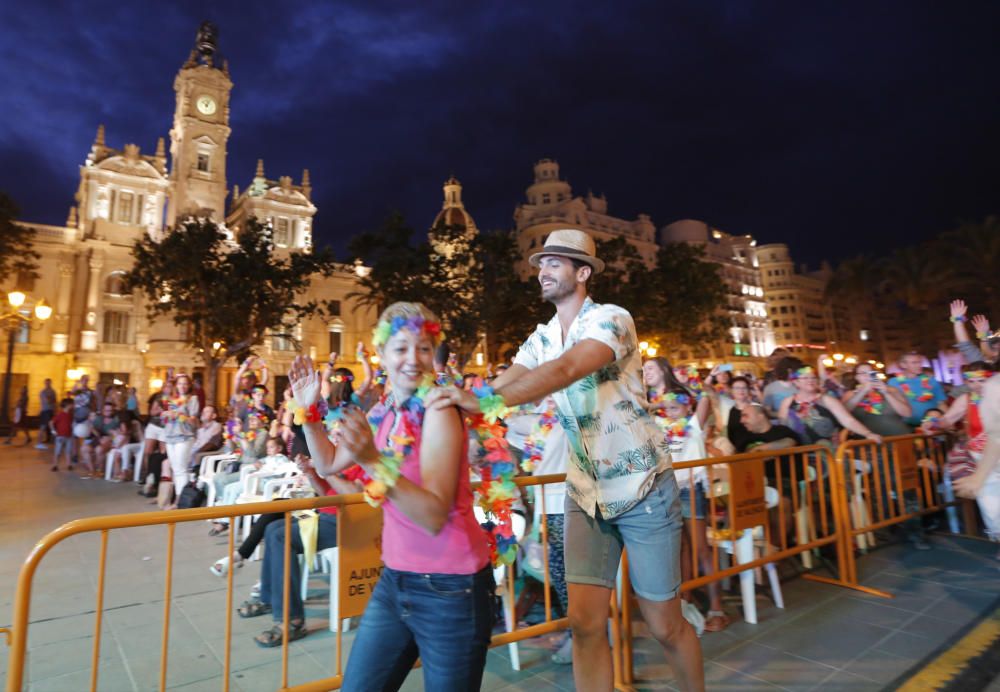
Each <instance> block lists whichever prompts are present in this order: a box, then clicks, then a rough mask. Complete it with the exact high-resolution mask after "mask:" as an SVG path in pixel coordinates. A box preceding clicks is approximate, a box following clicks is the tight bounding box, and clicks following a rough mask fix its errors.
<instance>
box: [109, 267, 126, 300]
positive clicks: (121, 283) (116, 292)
mask: <svg viewBox="0 0 1000 692" xmlns="http://www.w3.org/2000/svg"><path fill="white" fill-rule="evenodd" d="M104 292H105V293H107V294H108V295H109V296H124V295H128V291H126V290H125V272H123V271H114V272H111V273H110V274H108V276H107V278H106V279H104Z"/></svg>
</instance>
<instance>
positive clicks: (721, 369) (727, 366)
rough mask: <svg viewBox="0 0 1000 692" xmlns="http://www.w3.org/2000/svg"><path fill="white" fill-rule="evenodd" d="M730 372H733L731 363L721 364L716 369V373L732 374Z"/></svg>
mask: <svg viewBox="0 0 1000 692" xmlns="http://www.w3.org/2000/svg"><path fill="white" fill-rule="evenodd" d="M732 371H733V364H732V363H723V364H722V365H720V366H719V367H718V368H717V369H716V372H732Z"/></svg>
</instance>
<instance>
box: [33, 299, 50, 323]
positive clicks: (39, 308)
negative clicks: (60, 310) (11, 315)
mask: <svg viewBox="0 0 1000 692" xmlns="http://www.w3.org/2000/svg"><path fill="white" fill-rule="evenodd" d="M35 317H37V318H38V319H40V320H41V321H42V322H44V321H45V320H47V319H49V318H50V317H52V306H51V305H46V304H45V301H44V300H40V301H38V305H36V306H35Z"/></svg>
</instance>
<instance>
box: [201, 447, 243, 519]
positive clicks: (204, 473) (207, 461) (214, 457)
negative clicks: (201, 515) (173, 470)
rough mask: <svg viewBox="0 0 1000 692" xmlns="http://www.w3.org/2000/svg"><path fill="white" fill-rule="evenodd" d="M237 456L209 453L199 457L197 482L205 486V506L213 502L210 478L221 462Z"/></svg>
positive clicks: (213, 494)
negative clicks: (199, 464)
mask: <svg viewBox="0 0 1000 692" xmlns="http://www.w3.org/2000/svg"><path fill="white" fill-rule="evenodd" d="M237 459H239V457H238V456H237V455H235V454H210V455H208V456H204V457H202V458H201V466H200V467H199V468H198V484H199V485H204V488H205V496H206V501H205V506H207V507H211V506H212V505H214V504H215V500H216V498H215V484H214V483H212V478H213V477H214V476H215V474H216V472H217V471H218V470H219V466H221V465H222V464H223V463H228V462H230V461H236V460H237Z"/></svg>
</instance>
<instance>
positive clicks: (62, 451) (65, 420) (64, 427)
mask: <svg viewBox="0 0 1000 692" xmlns="http://www.w3.org/2000/svg"><path fill="white" fill-rule="evenodd" d="M49 432H50V433H51V434H52V436H53V437H54V438H55V448H54V451H53V454H52V470H53V471H58V470H59V456H60V455H64V456H65V457H66V470H67V471H72V470H73V400H72V399H69V398H66V399H63V400H62V401H61V402H59V412H58V413H56V415H55V416H53V418H52V420H51V421H50V422H49Z"/></svg>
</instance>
